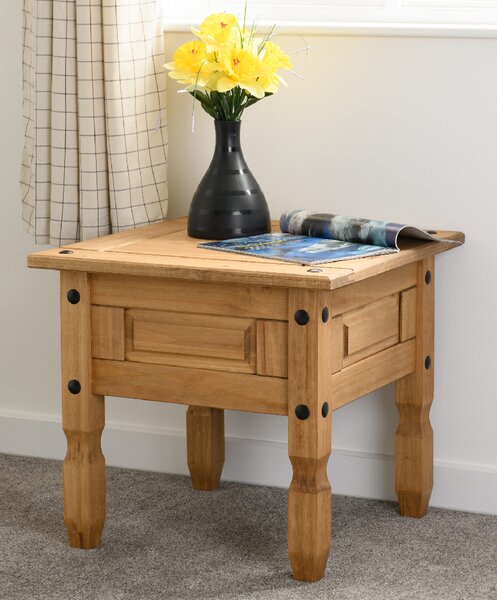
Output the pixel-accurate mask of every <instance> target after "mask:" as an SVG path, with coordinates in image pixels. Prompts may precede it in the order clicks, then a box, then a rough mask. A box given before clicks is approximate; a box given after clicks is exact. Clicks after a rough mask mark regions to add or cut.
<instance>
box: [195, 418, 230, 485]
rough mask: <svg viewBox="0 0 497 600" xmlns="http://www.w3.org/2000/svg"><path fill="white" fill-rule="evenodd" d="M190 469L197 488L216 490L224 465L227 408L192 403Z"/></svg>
mask: <svg viewBox="0 0 497 600" xmlns="http://www.w3.org/2000/svg"><path fill="white" fill-rule="evenodd" d="M186 436H187V454H188V469H189V470H190V475H191V477H192V485H193V487H194V488H195V489H196V490H215V489H216V488H217V487H218V485H219V481H220V479H221V473H222V471H223V465H224V410H221V409H219V408H207V407H203V406H189V407H188V411H187V413H186Z"/></svg>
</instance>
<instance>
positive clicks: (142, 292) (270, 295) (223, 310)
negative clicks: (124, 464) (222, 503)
mask: <svg viewBox="0 0 497 600" xmlns="http://www.w3.org/2000/svg"><path fill="white" fill-rule="evenodd" d="M92 304H103V305H109V306H124V307H125V308H150V309H156V310H173V311H177V312H187V313H197V314H210V315H222V316H229V317H231V316H233V317H252V318H259V319H281V320H285V319H286V318H287V306H288V291H287V290H286V289H282V288H268V287H258V286H247V285H238V284H233V285H230V284H225V283H206V282H202V281H188V282H186V281H178V280H175V279H158V278H155V277H130V276H126V275H108V274H96V275H93V276H92Z"/></svg>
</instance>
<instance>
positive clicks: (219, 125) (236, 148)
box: [214, 121, 242, 152]
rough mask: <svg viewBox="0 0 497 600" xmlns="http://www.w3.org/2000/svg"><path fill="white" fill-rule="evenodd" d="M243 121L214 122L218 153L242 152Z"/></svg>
mask: <svg viewBox="0 0 497 600" xmlns="http://www.w3.org/2000/svg"><path fill="white" fill-rule="evenodd" d="M241 124H242V123H241V121H214V127H215V131H216V152H241V147H240V126H241Z"/></svg>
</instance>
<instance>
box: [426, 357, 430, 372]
mask: <svg viewBox="0 0 497 600" xmlns="http://www.w3.org/2000/svg"><path fill="white" fill-rule="evenodd" d="M430 367H431V356H427V357H426V358H425V369H429V368H430Z"/></svg>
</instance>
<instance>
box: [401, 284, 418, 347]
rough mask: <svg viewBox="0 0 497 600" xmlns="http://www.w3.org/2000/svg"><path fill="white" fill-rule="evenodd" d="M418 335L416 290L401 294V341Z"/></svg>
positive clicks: (412, 289)
mask: <svg viewBox="0 0 497 600" xmlns="http://www.w3.org/2000/svg"><path fill="white" fill-rule="evenodd" d="M415 335H416V288H411V289H409V290H405V291H404V292H401V293H400V341H401V342H405V341H406V340H410V339H411V338H413V337H414V336H415Z"/></svg>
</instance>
